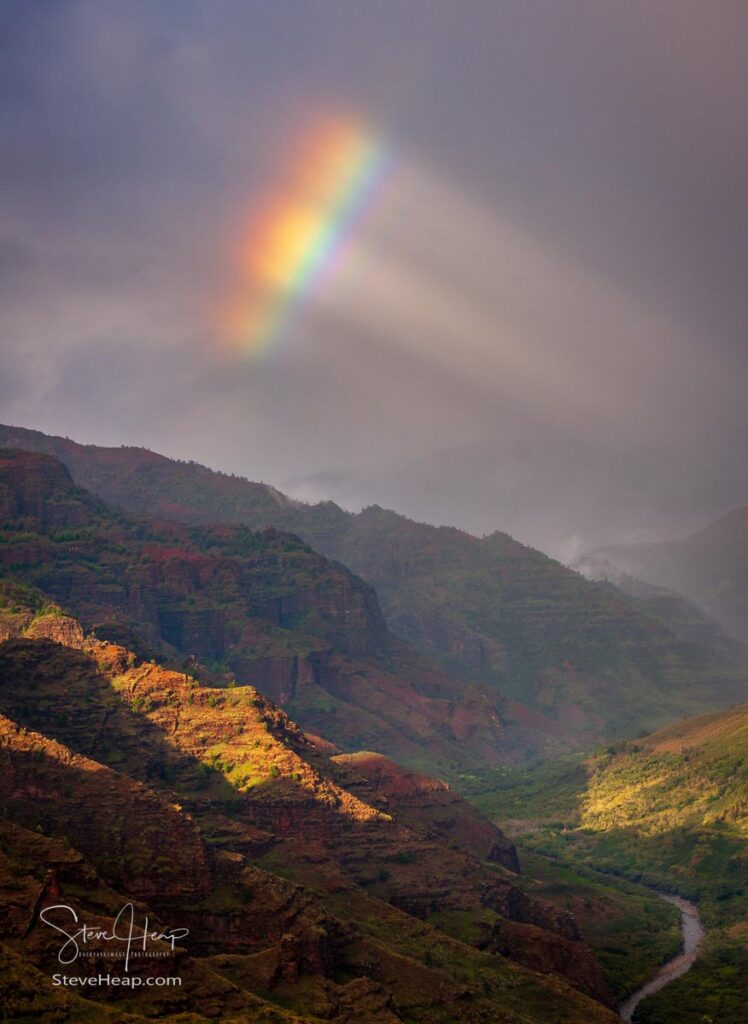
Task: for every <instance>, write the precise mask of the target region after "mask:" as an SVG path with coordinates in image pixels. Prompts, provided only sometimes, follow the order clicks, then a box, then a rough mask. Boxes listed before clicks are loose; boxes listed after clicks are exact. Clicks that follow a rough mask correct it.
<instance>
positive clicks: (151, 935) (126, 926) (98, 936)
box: [39, 903, 190, 971]
mask: <svg viewBox="0 0 748 1024" xmlns="http://www.w3.org/2000/svg"><path fill="white" fill-rule="evenodd" d="M53 911H66V912H67V914H69V915H70V917H71V918H72V924H73V925H78V924H79V920H78V915H77V914H76V912H75V910H74V909H73V908H72V907H69V906H68V905H67V904H66V903H56V904H55V905H54V906H53V907H44V909H43V910H41V911H40V912H39V919H40V920H41V921H43V922H44V924H47V925H49V926H50V928H54V930H55V931H56V932H59V933H60V934H61V935H64V936H65V942H63V944H62V946H61V947H60V951H59V952H58V954H57V959H58V960H59V962H60V963H61V964H72V963H73V962H74V961H75V960H77V959H78V957H79V956H80V955H81V946H82V945H86V944H87V943H89V942H120V943H123V945H124V961H125V970H126V971H127V970H129V965H130V957H131V956H143V955H145V956H147V955H148V943H149V942H165V943H167V944H169V945H170V946H171V950H172V952H173V951H174V947H175V946H176V943H177V940H178V939H183V938H185V936H187V935H189V933H190V930H189V928H171V929H169V930H168V931H165V932H159V931H152V930H149V923H148V918H147V917H146V918H144V921H143V927H142V933H138V930H137V928H136V925H135V907H134V906H133V905H132V903H126V904H125V905H124V907H123V908H122V910H120V912H119V914H117V916H116V917H115V919H114V921H113V923H112V926H111V929H110V930H107V929H106V928H101V927H100V926H98V925H97V926H95V927H92V926H90V925H87V924H81V925H80V927H79V928H75V929H73V930H71V931H68V930H67V929H66V928H63V927H61V926H60V925H59V924H55V923H54V921H50V920H49V917H48V915H49V914H51V913H52V912H53ZM151 955H153V954H151Z"/></svg>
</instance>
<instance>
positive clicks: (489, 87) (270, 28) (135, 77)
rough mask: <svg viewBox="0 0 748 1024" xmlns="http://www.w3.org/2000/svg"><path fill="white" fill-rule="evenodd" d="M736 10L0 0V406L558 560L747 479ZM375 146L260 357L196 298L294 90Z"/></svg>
mask: <svg viewBox="0 0 748 1024" xmlns="http://www.w3.org/2000/svg"><path fill="white" fill-rule="evenodd" d="M746 30H748V12H746V9H745V6H744V5H742V4H739V3H731V2H721V3H717V4H715V5H710V7H709V11H708V12H707V11H706V9H705V8H704V5H702V4H698V3H695V2H694V3H692V2H690V0H685V2H684V0H672V2H665V0H663V2H659V3H656V4H651V3H644V2H643V0H641V2H640V0H634V2H632V3H629V4H627V5H625V7H622V6H621V5H619V4H614V3H602V4H600V3H591V2H590V3H582V2H576V0H564V2H562V3H558V2H553V3H551V2H537V3H532V4H522V5H518V4H515V3H511V2H506V3H502V2H500V3H496V2H491V3H489V2H485V3H484V2H482V0H480V2H479V0H470V2H468V3H466V4H464V5H460V9H459V11H458V9H457V7H456V5H454V4H451V3H440V2H433V0H430V2H428V3H427V2H420V0H409V2H408V3H407V4H402V5H393V6H391V7H389V6H387V7H381V5H371V4H369V3H364V2H351V3H347V4H345V5H340V4H336V3H331V2H330V3H327V2H322V0H320V2H311V0H310V2H305V3H300V4H288V5H286V4H272V5H269V4H266V3H264V2H250V3H229V2H213V3H174V4H171V3H162V4H159V5H152V4H146V3H130V4H127V5H122V4H115V3H108V2H106V0H104V2H97V3H94V2H88V3H86V2H71V3H62V4H58V5H55V6H54V7H52V6H50V5H46V4H41V3H39V4H37V3H28V2H26V3H17V4H13V3H10V4H8V5H6V32H5V34H4V36H3V38H2V40H0V48H2V50H3V58H4V59H3V62H2V65H1V68H2V70H1V71H0V82H1V83H2V91H1V100H0V121H1V126H2V132H1V133H0V151H1V153H0V155H1V156H2V166H3V168H4V172H3V177H4V188H3V190H2V195H1V196H0V216H1V217H2V221H1V223H0V294H1V295H2V305H1V306H0V338H2V354H1V359H2V363H1V364H0V419H2V421H4V422H8V423H14V424H16V425H20V426H27V427H34V428H37V429H41V430H45V431H48V432H52V433H58V434H63V435H68V436H71V437H73V438H75V439H76V440H80V441H84V442H92V443H98V444H138V445H144V446H147V447H149V448H152V449H154V450H157V451H161V452H164V453H165V454H168V455H172V456H175V457H179V458H188V459H196V460H198V461H201V462H204V463H206V464H208V465H210V466H212V467H214V468H219V469H224V470H228V471H231V472H236V473H241V474H243V475H246V476H248V477H250V478H252V479H263V480H265V481H267V482H269V483H272V484H274V485H275V486H277V487H279V488H281V489H282V490H286V491H288V492H289V493H291V494H293V495H295V496H297V497H300V498H303V499H305V500H319V499H323V498H332V499H334V500H336V501H338V502H340V503H341V504H343V505H344V506H345V507H347V508H352V509H357V508H359V507H361V506H363V505H366V504H370V503H378V504H380V505H385V506H388V507H393V508H396V509H397V510H399V511H402V512H404V513H406V514H408V515H411V516H413V517H415V518H417V519H420V520H425V521H429V522H435V523H449V524H453V525H457V526H460V527H463V528H465V529H469V530H471V531H474V532H476V533H487V532H491V531H493V530H496V529H498V530H503V531H507V532H510V533H512V534H513V535H515V536H516V537H518V538H519V539H521V540H523V541H525V542H527V543H532V544H534V545H536V546H539V547H541V548H543V549H544V550H547V551H549V552H550V553H552V554H554V555H556V556H557V557H560V558H562V559H564V560H573V559H574V558H575V557H576V556H577V555H578V554H579V553H581V552H582V551H583V550H584V549H585V548H588V547H591V546H594V545H596V544H599V543H604V542H608V541H612V540H621V539H626V540H628V539H649V538H654V537H661V536H670V535H674V534H678V533H683V532H687V531H688V530H689V529H692V528H695V527H697V526H699V525H700V524H701V523H702V522H704V521H705V520H707V519H709V518H711V517H713V516H716V515H719V514H721V513H723V512H724V511H726V510H728V509H729V508H731V507H733V506H735V505H737V504H741V503H744V502H745V501H746V500H748V472H747V471H746V468H745V458H744V455H743V447H744V438H745V436H746V413H745V401H744V398H743V392H744V385H745V380H746V369H747V368H748V367H746V362H747V361H748V360H747V359H746V346H745V323H746V314H747V313H748V298H747V297H746V293H745V287H744V268H745V266H746V265H748V215H747V214H746V210H745V203H744V190H745V183H746V180H748V141H747V140H746V137H745V133H744V132H743V131H742V125H743V124H744V123H745V121H746V115H748V109H747V108H748V69H746V67H745V62H744V60H743V57H742V53H743V46H742V45H741V40H742V41H744V40H745V38H746ZM341 107H345V108H346V109H350V110H353V111H355V113H356V116H357V117H358V118H359V119H360V120H361V122H362V123H363V124H365V125H367V126H368V129H369V131H370V132H371V135H372V138H374V139H376V140H380V144H381V146H382V147H383V148H386V150H387V152H388V154H389V155H390V159H391V169H390V170H389V172H388V174H387V178H386V181H384V182H383V184H382V186H381V188H380V189H379V190H378V192H377V195H376V197H375V198H374V200H373V202H372V206H371V210H369V211H367V215H366V217H365V218H362V220H361V222H360V224H359V225H358V226H357V228H356V230H354V231H353V232H352V235H351V238H350V240H349V244H348V245H347V247H346V251H345V256H344V258H343V259H341V260H340V263H339V265H337V266H336V267H335V268H334V271H333V272H331V273H330V274H328V275H327V276H326V277H325V279H324V281H323V282H322V284H321V285H320V287H319V288H317V289H315V290H314V291H312V292H310V293H309V294H304V295H301V296H299V297H298V300H297V301H295V302H294V303H293V308H291V309H290V310H289V315H288V316H287V317H286V318H285V320H284V324H283V328H282V330H281V331H280V332H279V333H278V335H277V337H274V338H273V339H272V342H271V343H270V344H269V345H268V346H267V350H266V351H264V352H262V354H260V355H255V354H252V353H248V352H246V351H242V350H241V349H239V350H235V351H231V350H227V347H226V345H225V344H224V343H223V339H222V337H221V332H222V326H221V319H220V314H219V311H220V308H221V305H222V303H223V302H224V299H225V296H226V294H227V293H229V292H230V291H231V289H232V287H235V279H236V265H237V249H238V246H239V243H240V240H241V236H242V231H243V225H244V224H245V223H246V220H247V218H248V217H251V215H252V212H253V210H254V209H255V207H256V206H257V205H258V204H259V203H260V202H261V200H262V197H263V196H264V195H265V194H266V193H267V192H268V190H269V189H272V188H273V187H274V184H275V183H276V182H277V180H278V178H279V175H280V174H281V172H282V168H283V166H284V160H285V159H286V157H287V152H288V149H289V147H291V146H292V145H293V142H294V139H295V138H296V137H297V136H299V135H300V134H302V133H303V132H304V130H305V126H306V125H307V124H308V123H309V121H310V119H312V118H313V117H314V116H316V114H317V113H318V112H319V111H320V110H337V109H340V108H341Z"/></svg>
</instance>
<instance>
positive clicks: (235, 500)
mask: <svg viewBox="0 0 748 1024" xmlns="http://www.w3.org/2000/svg"><path fill="white" fill-rule="evenodd" d="M0 443H5V444H11V445H15V446H22V445H24V444H26V445H30V446H31V447H34V446H37V447H39V448H40V449H43V450H47V451H50V452H52V453H54V454H56V455H57V456H58V457H60V458H61V459H62V460H63V461H66V464H67V465H68V466H69V468H70V469H71V472H72V473H73V476H74V478H76V479H77V480H78V482H80V483H82V484H85V485H86V486H90V487H91V488H93V490H94V491H95V492H96V493H98V494H99V495H100V496H101V497H104V498H106V500H108V501H113V502H115V503H116V502H117V501H119V502H120V503H123V507H129V508H130V509H131V510H132V509H137V510H139V511H141V512H147V513H148V514H150V515H162V514H166V513H167V512H168V513H169V514H171V515H173V516H174V517H176V518H179V519H181V520H183V521H185V522H188V523H192V524H193V525H199V524H205V523H207V522H208V521H209V520H210V521H212V520H223V521H228V522H232V523H237V522H242V523H245V524H247V525H249V526H252V527H254V528H256V527H258V526H260V525H262V524H263V523H267V521H268V516H271V518H272V520H273V521H274V523H275V525H276V526H277V527H278V528H279V529H286V530H290V531H291V532H293V533H296V534H298V535H300V536H302V537H303V539H304V540H305V541H306V542H307V543H309V544H311V545H312V547H313V548H315V549H317V550H319V551H321V552H322V554H324V555H326V556H327V557H329V558H332V559H333V560H335V561H336V562H339V563H341V564H343V565H346V566H348V567H350V569H352V570H353V571H354V572H355V573H357V574H358V575H360V576H362V577H363V578H364V579H366V580H367V581H368V582H369V583H370V584H371V585H373V586H374V587H375V589H376V592H377V595H378V597H379V599H380V601H381V604H382V608H383V611H384V614H385V618H386V620H387V622H388V624H389V626H390V628H391V629H392V630H393V632H394V633H395V634H397V635H399V636H401V637H403V638H404V639H405V640H408V641H410V642H411V643H412V644H414V645H415V646H416V647H418V648H419V649H420V650H421V651H422V652H424V653H425V654H427V655H428V656H429V657H430V658H431V659H434V660H436V661H438V662H440V664H441V665H442V666H443V667H444V668H445V669H446V670H447V671H448V672H449V673H450V674H452V675H459V676H461V677H462V678H463V679H465V680H467V681H472V682H475V683H479V684H481V685H487V686H489V687H492V688H495V689H498V690H499V691H500V692H503V693H504V694H505V695H507V696H508V697H509V698H511V699H513V700H515V701H519V702H520V704H521V705H523V706H525V707H526V706H529V708H530V711H531V712H534V713H538V714H540V715H541V716H543V718H544V719H545V720H548V721H551V722H552V723H553V726H552V728H556V729H557V730H560V733H561V734H562V735H564V736H567V737H572V742H574V743H575V744H577V745H585V744H586V745H590V744H591V743H594V742H597V741H599V740H605V739H607V738H611V737H616V736H618V737H620V736H626V735H635V734H636V733H637V732H641V731H650V730H651V729H653V728H656V727H657V726H660V725H664V724H666V723H667V722H668V721H672V720H675V719H676V718H678V717H679V716H682V715H684V714H688V713H697V712H698V711H700V710H708V709H709V708H711V707H719V706H720V705H724V704H727V703H730V702H731V701H733V700H736V699H740V698H741V696H742V695H744V694H745V692H746V680H748V672H747V671H746V668H745V662H744V659H743V658H742V656H738V655H736V654H735V653H734V652H732V653H731V652H727V651H725V650H724V649H717V648H715V647H714V645H712V643H711V641H710V639H709V638H706V637H697V636H695V635H691V636H690V637H684V636H680V635H678V634H677V632H674V631H673V629H672V628H671V626H670V625H669V624H668V623H666V622H665V621H663V620H662V619H661V618H658V617H657V616H653V615H651V614H649V612H648V611H647V610H643V609H642V607H640V606H639V605H637V603H636V602H635V601H633V600H632V599H631V598H630V597H629V596H628V595H627V594H625V593H624V592H623V591H619V590H615V589H611V588H610V587H606V586H601V585H598V584H595V583H592V582H590V581H587V580H585V579H584V578H583V577H582V576H581V575H579V574H578V573H575V572H573V571H571V570H569V569H566V568H565V567H563V566H561V565H560V564H559V563H557V562H554V561H553V560H552V559H549V558H548V557H547V556H545V555H543V554H542V553H541V552H537V551H534V550H533V549H531V548H527V547H525V546H524V545H522V544H520V543H519V542H517V541H515V540H513V538H511V537H510V536H509V535H507V534H502V533H500V532H495V533H493V534H491V535H489V536H487V537H484V538H477V537H472V536H471V535H470V534H468V533H465V532H464V531H460V530H458V529H456V528H453V527H433V526H429V525H428V524H419V523H414V522H412V521H410V520H407V519H405V518H404V517H402V516H400V515H398V514H397V513H395V512H389V511H386V510H384V509H381V508H379V507H378V506H370V507H369V508H367V509H365V510H363V511H362V512H361V513H357V514H354V513H350V512H345V511H343V510H342V509H340V508H338V507H337V506H336V505H334V504H333V503H332V502H324V503H320V504H318V505H303V504H301V503H298V502H293V501H291V500H290V499H289V500H288V502H287V504H283V503H281V504H279V502H278V498H277V492H273V494H271V493H270V490H268V488H267V485H264V484H253V483H251V482H248V481H243V480H242V479H240V478H234V477H229V476H227V475H226V474H215V473H213V472H212V471H210V470H207V469H206V468H205V467H199V466H196V465H194V464H189V463H177V462H174V461H173V460H168V459H165V457H163V456H154V455H153V453H149V452H146V451H145V450H143V449H137V450H132V449H101V448H97V447H96V446H81V445H77V444H76V443H75V442H72V441H69V440H67V439H63V438H50V437H47V436H46V435H43V434H40V433H39V432H29V431H25V430H23V429H21V428H10V427H6V428H0ZM133 452H134V454H133ZM144 466H145V467H146V468H145V469H144V468H143V467H144ZM521 715H527V713H526V712H524V711H522V710H521V709H520V716H521ZM541 721H542V719H541ZM359 745H366V743H365V742H364V743H363V744H359Z"/></svg>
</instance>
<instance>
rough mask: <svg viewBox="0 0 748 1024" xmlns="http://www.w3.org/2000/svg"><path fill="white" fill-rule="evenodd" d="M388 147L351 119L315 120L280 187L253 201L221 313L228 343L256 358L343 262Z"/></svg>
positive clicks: (384, 169) (376, 184) (370, 199)
mask: <svg viewBox="0 0 748 1024" xmlns="http://www.w3.org/2000/svg"><path fill="white" fill-rule="evenodd" d="M391 163H392V161H391V156H390V153H389V150H388V148H387V147H386V146H384V145H383V144H382V143H381V142H380V141H379V140H378V137H377V136H376V135H375V134H374V133H372V132H370V131H367V130H366V129H365V128H364V127H363V125H362V124H361V123H359V122H358V121H357V120H355V119H353V118H350V117H345V118H342V117H329V116H328V117H324V118H319V119H317V121H316V122H315V123H314V124H313V125H312V127H311V130H309V131H308V132H307V133H306V135H305V137H304V139H303V140H302V143H301V145H300V146H298V147H297V148H296V149H295V150H294V152H293V154H292V159H291V160H290V162H289V168H288V169H287V172H286V174H285V175H282V176H281V180H282V181H283V182H284V185H283V187H282V188H280V189H276V190H275V191H274V192H273V193H272V194H269V195H266V196H265V197H264V198H263V199H262V200H261V201H260V202H259V203H257V204H255V207H254V209H253V213H252V216H251V219H250V224H249V227H248V229H247V231H246V233H245V235H244V237H243V239H242V242H241V245H240V254H239V275H238V276H239V286H238V289H237V291H238V294H237V295H235V296H234V297H233V298H232V299H231V301H230V302H229V308H228V315H227V317H226V326H227V336H228V338H229V341H230V344H231V347H232V348H233V349H236V350H238V351H240V352H243V353H247V354H251V355H253V356H255V355H259V354H261V353H263V352H265V351H267V350H268V348H270V347H271V345H272V344H273V343H274V342H275V341H276V340H277V339H278V338H279V337H280V336H281V334H282V333H283V330H284V328H285V326H286V325H287V323H288V321H289V319H290V317H291V315H292V313H293V312H294V310H295V309H296V307H297V306H298V304H299V302H300V301H301V300H303V299H305V298H306V297H308V296H310V295H312V294H313V293H315V292H316V291H317V290H318V289H319V288H320V287H321V285H322V284H323V282H324V281H325V280H326V279H327V278H328V277H329V275H330V274H331V273H332V272H333V271H334V269H335V268H336V267H337V266H338V265H339V264H340V262H341V260H342V258H343V256H344V254H345V253H346V251H347V249H348V244H349V242H350V240H351V238H352V236H353V234H354V233H355V232H356V231H357V230H359V229H360V227H361V225H362V224H363V222H364V220H365V218H366V214H367V212H368V210H369V209H370V208H371V205H372V202H373V200H374V197H375V196H376V195H377V194H378V192H379V186H380V184H381V183H382V181H383V180H384V178H385V176H386V172H387V169H388V168H389V167H390V166H391Z"/></svg>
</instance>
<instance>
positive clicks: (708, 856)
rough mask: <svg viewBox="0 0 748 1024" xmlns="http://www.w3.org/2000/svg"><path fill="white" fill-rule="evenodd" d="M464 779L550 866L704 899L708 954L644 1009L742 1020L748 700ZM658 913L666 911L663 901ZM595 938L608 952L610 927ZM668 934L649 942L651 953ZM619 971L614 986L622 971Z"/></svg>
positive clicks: (747, 962)
mask: <svg viewBox="0 0 748 1024" xmlns="http://www.w3.org/2000/svg"><path fill="white" fill-rule="evenodd" d="M463 789H464V791H465V792H467V793H469V794H472V796H473V799H474V800H475V801H476V803H477V804H478V805H479V806H480V807H481V808H482V809H483V810H484V811H486V812H487V813H489V814H490V815H491V816H493V817H494V819H495V820H497V821H502V822H504V823H505V824H508V825H509V826H511V827H512V829H513V831H514V832H515V834H516V833H517V832H521V833H522V835H521V837H520V842H521V844H522V845H523V846H524V847H525V849H531V850H532V851H534V852H535V853H536V854H537V855H539V856H543V857H546V858H551V859H552V861H553V863H554V867H553V871H556V870H558V866H557V865H563V867H564V869H566V870H573V871H575V872H576V873H577V874H578V873H579V872H580V870H581V871H583V872H584V871H587V870H589V869H597V870H600V871H603V872H607V873H610V874H611V875H615V876H619V877H626V878H629V879H634V880H637V881H641V882H643V883H645V884H648V885H653V886H657V887H659V888H663V889H667V890H670V891H675V892H679V893H681V894H682V895H684V896H686V897H689V898H691V899H694V900H696V901H697V902H698V903H699V907H700V911H701V914H702V919H703V921H704V923H705V925H706V926H707V928H708V930H709V931H708V937H707V941H706V944H705V947H704V953H703V955H702V956H701V957H700V958H699V960H698V961H697V963H696V965H695V966H694V967H693V968H692V970H691V971H690V972H689V974H688V975H687V976H686V977H684V978H682V979H680V980H679V981H677V982H675V983H674V984H673V985H672V987H668V988H667V989H665V990H663V991H662V992H661V993H660V994H658V995H656V996H654V997H652V998H650V999H649V1000H646V1001H645V1002H644V1003H643V1004H642V1005H641V1007H640V1010H639V1017H640V1019H641V1020H642V1022H646V1024H681V1022H682V1024H708V1021H709V1019H710V1018H711V1019H713V1020H714V1021H717V1020H719V1021H720V1022H721V1024H743V1022H744V1020H745V1017H744V1013H745V996H746V990H747V989H748V924H747V922H748V841H747V840H748V705H742V706H740V707H737V708H734V709H731V710H729V711H726V712H722V713H716V714H709V715H703V716H700V717H697V718H693V719H688V720H686V721H684V722H680V723H677V724H676V725H674V726H671V727H669V728H666V729H663V730H661V731H660V732H658V733H655V734H654V735H652V736H650V737H646V738H645V739H642V740H640V741H637V742H636V743H622V744H617V745H614V746H613V747H611V748H608V749H607V750H605V751H600V752H599V753H597V754H596V755H594V756H593V757H590V758H587V759H583V758H581V757H579V758H576V759H572V760H567V761H565V762H559V763H556V764H548V765H544V766H541V767H540V768H539V769H537V770H535V771H532V770H525V771H520V770H511V769H497V770H495V771H493V772H490V773H486V774H484V775H483V776H481V777H480V778H478V777H475V776H473V777H472V778H466V779H465V780H464V785H463ZM525 855H526V854H525ZM549 870H550V869H549ZM535 871H536V873H537V867H536V868H535ZM603 881H604V880H603ZM550 894H551V892H550V891H549V892H548V895H550ZM626 907H627V908H628V909H630V907H631V904H630V902H627V904H626ZM660 913H661V914H662V915H665V914H666V913H667V912H666V911H665V909H664V908H662V907H661V908H660ZM580 923H581V924H582V927H583V928H584V920H583V919H582V920H581V922H580ZM631 927H632V933H631V936H630V941H629V943H628V944H629V946H630V947H633V952H634V953H635V948H636V946H637V945H638V944H639V942H640V940H639V938H637V936H636V932H635V931H634V930H633V929H634V927H635V925H634V922H633V920H632V922H631ZM586 937H587V939H588V941H590V942H591V943H592V944H593V945H595V947H596V948H597V949H598V951H600V952H601V954H602V956H603V958H604V959H605V945H604V943H605V939H604V936H603V943H602V944H601V940H600V938H596V937H595V936H594V934H593V933H591V932H590V931H589V930H588V931H587V932H586ZM661 938H662V937H660V938H657V940H656V941H655V942H654V944H652V945H651V946H650V949H651V953H652V961H651V962H655V958H656V954H657V948H659V947H660V939H661ZM661 948H662V949H663V950H664V949H665V948H666V944H663V945H662V946H661ZM657 959H661V957H657ZM634 963H635V960H634V959H631V958H630V959H629V963H628V965H627V966H626V968H625V970H626V971H628V972H629V978H630V980H631V981H633V979H634V971H633V970H631V968H632V966H633V965H634ZM607 966H608V968H609V969H610V961H607ZM611 980H612V981H613V983H614V984H616V979H615V975H613V976H611ZM628 987H629V988H633V987H635V985H633V984H630V985H629V986H628Z"/></svg>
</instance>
